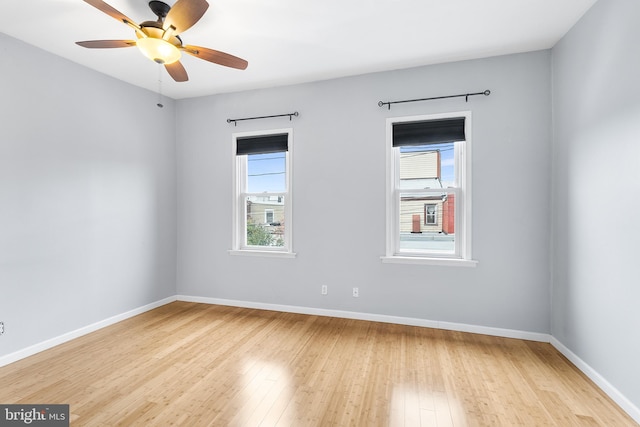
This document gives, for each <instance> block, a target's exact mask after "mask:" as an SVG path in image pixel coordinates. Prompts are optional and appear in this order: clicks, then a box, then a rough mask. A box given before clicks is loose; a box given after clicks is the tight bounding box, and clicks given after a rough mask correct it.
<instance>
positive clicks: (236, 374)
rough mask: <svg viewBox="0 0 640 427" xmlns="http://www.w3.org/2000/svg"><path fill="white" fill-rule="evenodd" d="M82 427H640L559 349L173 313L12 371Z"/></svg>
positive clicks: (255, 316)
mask: <svg viewBox="0 0 640 427" xmlns="http://www.w3.org/2000/svg"><path fill="white" fill-rule="evenodd" d="M0 402H3V403H50V404H54V403H66V404H69V405H70V412H71V413H70V418H71V420H72V425H73V426H91V427H94V426H118V425H122V426H163V427H164V426H189V427H191V426H251V427H255V426H261V427H272V426H295V427H300V426H302V427H305V426H322V427H324V426H340V427H342V426H394V427H395V426H420V427H425V426H437V427H443V426H447V427H449V426H455V427H467V426H518V425H522V426H562V427H564V426H574V425H575V426H607V427H608V426H638V424H636V423H635V422H634V421H633V420H632V419H631V418H630V417H629V416H628V415H627V414H625V413H624V412H623V411H622V410H621V409H620V408H619V407H617V406H616V405H615V403H614V402H612V401H611V399H609V398H608V397H607V396H606V395H605V394H604V392H602V390H600V389H598V388H597V387H596V386H595V385H594V384H593V383H592V382H591V381H590V380H589V379H588V378H587V377H586V376H585V375H584V374H583V373H581V372H580V371H579V370H578V369H577V368H576V367H575V366H573V365H572V364H571V363H570V362H569V361H568V360H567V359H566V358H564V356H562V355H561V354H560V353H559V352H558V351H556V350H555V349H554V348H553V347H552V346H551V345H549V344H546V343H538V342H530V341H522V340H515V339H506V338H497V337H490V336H484V335H475V334H467V333H462V332H453V331H443V330H435V329H428V328H419V327H413V326H402V325H394V324H385V323H376V322H365V321H358V320H350V319H337V318H330V317H320V316H305V315H297V314H292V313H278V312H273V311H263V310H251V309H243V308H237V307H224V306H215V305H206V304H197V303H187V302H174V303H171V304H168V305H165V306H162V307H159V308H157V309H155V310H152V311H149V312H146V313H143V314H141V315H139V316H136V317H133V318H131V319H127V320H125V321H123V322H120V323H117V324H115V325H112V326H109V327H107V328H104V329H101V330H99V331H96V332H94V333H92V334H88V335H86V336H83V337H81V338H78V339H75V340H73V341H70V342H67V343H65V344H62V345H59V346H57V347H55V348H52V349H50V350H47V351H44V352H41V353H39V354H36V355H34V356H32V357H29V358H26V359H23V360H20V361H18V362H15V363H13V364H10V365H7V366H5V367H2V368H0Z"/></svg>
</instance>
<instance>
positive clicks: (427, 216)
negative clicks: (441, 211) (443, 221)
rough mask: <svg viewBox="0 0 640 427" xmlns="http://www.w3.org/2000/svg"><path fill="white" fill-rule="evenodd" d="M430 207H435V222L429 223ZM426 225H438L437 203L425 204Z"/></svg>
mask: <svg viewBox="0 0 640 427" xmlns="http://www.w3.org/2000/svg"><path fill="white" fill-rule="evenodd" d="M429 206H433V209H434V210H433V222H429V221H428V218H429V211H428V208H429ZM424 225H438V204H437V203H425V204H424Z"/></svg>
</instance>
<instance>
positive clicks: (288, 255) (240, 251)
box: [228, 249, 296, 258]
mask: <svg viewBox="0 0 640 427" xmlns="http://www.w3.org/2000/svg"><path fill="white" fill-rule="evenodd" d="M228 252H229V255H239V256H258V257H267V258H295V257H296V253H295V252H278V251H256V250H250V249H231V250H229V251H228Z"/></svg>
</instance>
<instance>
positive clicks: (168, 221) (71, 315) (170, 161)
mask: <svg viewBox="0 0 640 427" xmlns="http://www.w3.org/2000/svg"><path fill="white" fill-rule="evenodd" d="M0 55H1V56H2V58H3V59H2V61H3V66H2V67H1V69H0V94H1V95H2V96H0V123H1V128H0V321H3V322H4V323H5V328H6V333H5V334H4V335H3V336H1V337H0V356H2V355H7V354H10V353H12V352H15V351H17V350H21V349H24V348H26V347H28V346H30V345H34V344H37V343H41V342H42V341H44V340H47V339H50V338H54V337H57V336H60V335H62V334H64V333H67V332H70V331H74V330H76V329H78V328H81V327H84V326H87V325H90V324H92V323H94V322H98V321H102V320H104V319H106V318H109V317H111V316H114V315H118V314H121V313H124V312H126V311H128V310H131V309H134V308H138V307H141V306H143V305H146V304H149V303H152V302H154V301H158V300H160V299H162V298H165V297H168V296H172V295H175V245H176V238H175V232H176V230H175V204H176V200H175V161H174V157H175V103H174V102H173V101H167V102H165V108H164V109H162V110H161V109H159V108H157V107H156V106H155V104H156V102H157V95H155V94H153V93H151V92H148V91H145V90H142V89H138V88H136V87H133V86H130V85H127V84H124V83H122V82H119V81H117V80H115V79H112V78H110V77H107V76H104V75H102V74H98V73H96V72H94V71H91V70H89V69H86V68H84V67H81V66H79V65H76V64H74V63H71V62H69V61H66V60H64V59H61V58H59V57H56V56H53V55H51V54H48V53H46V52H44V51H41V50H39V49H37V48H34V47H32V46H29V45H26V44H24V43H22V42H20V41H17V40H15V39H12V38H9V37H8V36H5V35H3V34H0ZM151 78H155V76H152V77H151Z"/></svg>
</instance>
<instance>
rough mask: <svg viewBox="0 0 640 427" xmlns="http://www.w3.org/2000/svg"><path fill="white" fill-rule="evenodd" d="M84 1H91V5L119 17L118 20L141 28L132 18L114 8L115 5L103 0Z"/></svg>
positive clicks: (87, 1)
mask: <svg viewBox="0 0 640 427" xmlns="http://www.w3.org/2000/svg"><path fill="white" fill-rule="evenodd" d="M84 1H85V3H89V4H90V5H91V6H93V7H95V8H96V9H98V10H100V11H102V12H104V13H106V14H107V15H109V16H111V17H112V18H115V19H117V20H118V21H121V22H124V23H125V24H127V25H132V26H133V27H135V28H140V26H139V25H138V24H136V23H135V22H134V21H133V20H132V19H131V18H128V17H127V16H126V15H125V14H123V13H122V12H120V11H118V10H116V9H115V8H113V6H110V5H108V4H107V3H105V2H103V1H102V0H84Z"/></svg>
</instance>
